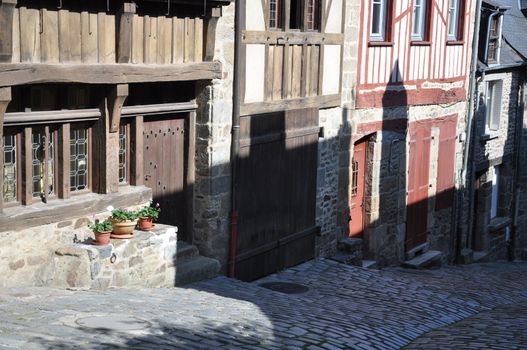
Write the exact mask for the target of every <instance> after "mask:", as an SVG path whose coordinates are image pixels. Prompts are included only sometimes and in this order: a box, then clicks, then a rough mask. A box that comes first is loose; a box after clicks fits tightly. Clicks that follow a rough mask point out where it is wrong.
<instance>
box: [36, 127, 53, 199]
mask: <svg viewBox="0 0 527 350" xmlns="http://www.w3.org/2000/svg"><path fill="white" fill-rule="evenodd" d="M31 138H32V147H31V148H32V152H31V153H32V164H31V165H32V172H33V173H32V183H33V191H32V192H33V197H44V196H46V195H51V194H53V193H54V181H53V179H54V165H55V157H54V143H53V133H49V136H48V137H47V138H46V132H45V130H44V129H36V130H33V132H32V135H31ZM47 139H49V142H48V143H47V147H48V150H47V152H46V140H47ZM46 174H47V175H46ZM46 176H47V179H46ZM46 182H47V189H46ZM46 192H47V193H46Z"/></svg>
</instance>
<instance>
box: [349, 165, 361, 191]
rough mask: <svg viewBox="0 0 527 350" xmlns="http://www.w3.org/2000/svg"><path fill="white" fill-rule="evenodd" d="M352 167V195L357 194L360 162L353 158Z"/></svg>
mask: <svg viewBox="0 0 527 350" xmlns="http://www.w3.org/2000/svg"><path fill="white" fill-rule="evenodd" d="M351 166H352V168H351V196H352V197H355V196H356V195H357V188H358V180H359V163H358V162H357V161H356V160H355V159H353V160H352V165H351Z"/></svg>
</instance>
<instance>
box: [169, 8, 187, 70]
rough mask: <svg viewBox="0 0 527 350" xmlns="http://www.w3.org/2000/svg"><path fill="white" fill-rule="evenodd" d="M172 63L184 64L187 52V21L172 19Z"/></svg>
mask: <svg viewBox="0 0 527 350" xmlns="http://www.w3.org/2000/svg"><path fill="white" fill-rule="evenodd" d="M172 33H173V34H172V37H173V38H174V39H173V41H172V63H183V53H184V51H185V19H184V18H177V17H173V18H172Z"/></svg>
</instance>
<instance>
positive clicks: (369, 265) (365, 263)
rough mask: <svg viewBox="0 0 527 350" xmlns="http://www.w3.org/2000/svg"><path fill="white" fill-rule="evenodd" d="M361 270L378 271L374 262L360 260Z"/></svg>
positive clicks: (377, 266)
mask: <svg viewBox="0 0 527 350" xmlns="http://www.w3.org/2000/svg"><path fill="white" fill-rule="evenodd" d="M362 268H364V269H378V268H379V265H378V264H377V261H375V260H362Z"/></svg>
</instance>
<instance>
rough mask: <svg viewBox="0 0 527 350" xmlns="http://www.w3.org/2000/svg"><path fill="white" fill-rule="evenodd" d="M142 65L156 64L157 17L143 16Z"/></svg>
mask: <svg viewBox="0 0 527 350" xmlns="http://www.w3.org/2000/svg"><path fill="white" fill-rule="evenodd" d="M144 18H145V24H144V42H145V44H144V54H145V56H144V63H156V62H157V17H150V16H145V17H144Z"/></svg>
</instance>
